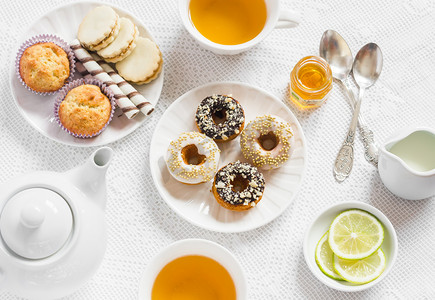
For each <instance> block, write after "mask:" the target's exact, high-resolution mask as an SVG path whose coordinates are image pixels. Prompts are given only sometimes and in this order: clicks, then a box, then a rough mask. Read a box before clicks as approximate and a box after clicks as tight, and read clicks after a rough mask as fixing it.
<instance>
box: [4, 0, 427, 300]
mask: <svg viewBox="0 0 435 300" xmlns="http://www.w3.org/2000/svg"><path fill="white" fill-rule="evenodd" d="M1 2H2V3H1V4H2V5H1V7H2V18H1V21H0V23H1V26H0V31H1V37H2V38H1V39H0V68H1V72H0V84H1V88H0V104H1V110H0V124H1V125H0V126H1V130H0V140H1V143H0V166H1V167H0V170H1V172H0V182H5V181H7V180H8V179H10V178H12V177H14V176H18V175H20V174H23V173H26V172H31V171H35V170H51V171H64V170H68V169H70V168H72V167H74V166H76V165H78V164H80V163H82V162H83V161H84V160H85V159H86V158H87V157H88V156H89V155H90V154H91V153H92V152H93V151H94V150H95V148H76V147H72V146H65V145H61V144H59V143H57V142H54V141H52V140H50V139H48V138H45V137H44V136H42V135H41V134H40V133H38V132H37V131H36V130H35V129H33V127H31V126H30V125H29V124H28V123H27V122H26V121H25V120H24V118H23V117H22V116H21V115H20V114H19V112H18V111H17V108H16V107H15V104H14V103H13V102H14V100H13V98H12V94H11V90H10V86H9V81H10V78H9V73H10V72H9V71H10V68H11V64H12V63H13V59H12V58H13V57H14V55H15V52H16V47H17V42H18V39H19V37H20V36H21V35H22V34H23V32H24V31H25V30H26V28H28V26H30V24H31V23H32V22H34V21H35V20H36V19H38V18H39V17H41V16H42V15H43V14H45V13H46V12H47V11H49V10H51V9H52V8H53V7H55V6H58V5H61V4H64V3H65V2H66V1H61V0H40V1H6V0H1ZM113 3H114V4H116V5H118V6H120V7H123V8H124V9H126V10H128V11H130V12H132V13H134V14H135V15H136V16H137V17H138V18H139V19H141V20H142V21H143V22H144V23H145V24H146V26H147V28H148V29H149V30H150V32H151V33H152V35H153V36H154V38H155V39H156V41H157V42H158V44H159V46H160V49H161V50H162V53H163V57H164V62H165V80H164V86H163V92H162V95H161V98H160V100H159V102H158V105H157V107H156V111H155V112H154V113H153V114H152V116H151V117H150V118H149V120H148V121H147V122H145V123H144V124H143V125H142V126H141V127H140V128H138V129H137V130H136V131H135V132H133V133H132V134H130V135H128V136H127V137H125V138H123V139H121V140H119V141H117V142H115V143H112V144H109V146H110V147H112V148H113V150H114V151H115V157H114V160H113V164H112V165H111V166H110V168H109V170H108V173H107V185H108V201H107V213H106V217H107V222H108V248H107V252H106V254H105V257H104V260H103V263H102V264H101V267H100V268H99V270H98V272H97V273H96V274H95V276H93V278H92V279H91V280H90V281H89V282H88V283H87V284H86V285H84V286H83V287H82V288H80V289H79V290H78V291H77V292H75V293H74V294H72V295H71V296H69V297H67V298H66V299H71V300H72V299H105V300H106V299H136V297H137V291H138V286H139V281H140V279H141V276H142V274H143V271H144V269H145V268H146V266H147V264H148V262H149V261H150V259H151V258H152V257H153V256H154V255H156V254H157V253H158V252H159V251H160V250H162V249H163V248H164V247H165V246H167V245H169V244H171V243H172V242H175V241H177V240H181V239H186V238H203V239H208V240H211V241H214V242H217V243H219V244H221V245H223V246H224V247H226V248H227V249H229V250H230V251H231V252H233V253H234V254H235V256H236V257H237V259H238V260H239V261H240V263H241V265H242V267H243V269H244V271H245V273H246V277H247V281H248V287H249V291H248V299H409V298H413V299H434V298H435V284H434V282H435V201H434V200H435V199H434V197H432V198H429V199H425V200H422V201H406V200H403V199H400V198H397V197H395V196H394V195H393V194H391V193H390V192H389V191H388V190H387V189H386V188H385V187H384V185H383V184H382V182H381V180H380V177H379V175H378V172H377V170H376V169H375V168H374V167H373V166H372V165H370V164H368V163H367V162H366V161H365V159H364V158H363V153H362V143H361V140H360V139H359V138H357V140H356V161H355V164H354V169H353V170H352V173H351V175H350V177H349V178H348V179H347V180H346V181H345V182H343V183H341V184H339V183H337V182H336V181H335V180H334V178H333V175H332V165H333V161H334V159H335V156H336V154H337V151H338V149H339V147H340V145H341V143H342V140H343V138H344V136H345V133H346V131H347V128H348V124H349V122H350V119H351V109H350V107H349V105H348V102H347V100H346V98H345V95H344V93H343V90H342V89H341V88H340V86H339V85H336V84H335V85H334V88H333V90H332V93H331V95H330V99H329V100H328V102H327V103H325V104H324V105H323V106H322V107H321V108H319V109H317V110H314V111H309V112H301V111H299V110H298V109H297V108H295V107H294V106H293V105H289V107H290V109H291V110H292V111H293V113H294V114H295V115H296V116H297V118H298V119H299V121H300V123H301V125H302V128H303V130H304V133H305V136H306V140H307V149H308V165H307V172H306V175H305V178H304V180H303V183H302V188H301V190H300V192H299V194H298V196H297V197H296V198H295V200H294V202H293V203H292V205H291V206H290V207H289V208H288V209H287V210H286V211H285V212H284V213H283V214H282V215H281V216H280V217H278V218H277V219H275V220H274V221H273V222H271V223H269V224H267V225H266V226H263V227H261V228H259V229H256V230H252V231H249V232H245V233H238V234H221V233H215V232H211V231H207V230H204V229H201V228H198V227H195V226H193V225H191V224H190V223H189V222H187V221H185V220H184V219H182V218H180V217H179V216H178V215H176V214H175V213H174V212H173V211H172V210H171V209H170V208H169V207H168V206H167V205H166V203H165V202H164V200H163V199H162V198H161V197H160V195H159V194H158V192H157V189H156V188H155V187H154V184H153V180H152V178H151V175H150V167H149V149H150V144H149V143H150V139H151V136H152V134H153V131H154V128H155V125H156V122H157V121H158V120H159V118H160V117H161V115H162V113H163V112H164V111H165V109H166V108H167V107H168V106H169V105H170V104H171V103H172V102H173V101H174V100H175V99H177V98H178V97H179V96H180V95H182V94H183V93H185V92H187V91H189V90H190V89H192V88H195V87H197V86H199V85H202V84H205V83H209V82H212V81H241V82H246V83H249V84H252V85H255V86H259V87H261V88H263V89H265V90H267V91H269V92H271V93H273V94H274V95H276V96H277V97H278V98H280V99H282V100H283V101H285V99H286V97H287V84H288V82H289V73H290V71H291V69H292V68H293V66H294V65H295V64H296V62H297V61H298V60H299V59H300V58H302V57H303V56H306V55H310V54H318V46H319V41H320V37H321V36H322V33H323V32H324V31H325V30H327V29H334V30H336V31H338V32H340V33H341V35H342V36H343V37H344V38H345V39H346V40H347V42H348V44H349V45H350V47H351V49H352V52H353V54H354V55H355V54H356V53H357V51H358V50H359V48H360V47H362V46H363V45H364V44H366V43H368V42H376V43H377V44H378V45H379V46H380V47H381V48H382V51H383V54H384V65H383V70H382V74H381V76H380V78H379V81H378V82H377V83H376V84H375V85H374V86H373V87H372V88H370V89H369V90H368V91H367V93H366V94H365V101H364V102H363V104H362V109H361V111H362V114H363V115H364V118H365V121H366V123H367V124H368V125H369V126H370V127H371V129H372V130H373V131H374V132H375V139H376V140H377V142H379V143H382V142H384V141H386V140H387V139H388V137H389V136H390V135H391V134H392V133H394V132H395V131H396V130H398V129H400V128H401V127H407V126H427V127H431V128H435V90H434V86H435V72H434V70H435V60H434V55H435V1H433V0H415V1H411V0H408V1H407V0H385V1H379V0H368V1H349V0H342V1H338V0H334V1H333V0H292V1H283V0H282V1H281V7H282V8H283V9H294V10H296V11H299V12H300V13H301V16H302V23H301V24H300V25H299V26H298V27H296V28H292V29H280V30H274V31H273V32H272V33H271V34H270V35H269V36H268V37H267V38H266V39H265V40H264V41H263V42H262V43H260V44H259V45H258V46H256V47H255V48H253V49H251V50H250V51H248V52H246V53H243V54H240V55H236V56H217V55H214V54H213V53H211V52H209V51H206V50H204V49H202V48H200V47H199V46H198V44H197V43H196V42H195V41H194V40H193V38H192V37H191V36H190V35H189V34H188V32H187V31H186V30H185V29H184V27H183V25H182V23H181V21H180V18H179V15H178V7H177V1H175V0H172V1H170V0H158V1H149V0H129V1H113ZM193 109H194V108H193ZM349 200H358V201H362V202H366V203H369V204H371V205H373V206H375V207H377V208H378V209H380V210H381V211H382V212H383V213H385V215H386V216H387V217H388V218H389V219H390V220H391V222H392V224H393V226H394V227H395V229H396V231H397V235H398V239H399V254H398V258H397V261H396V264H395V265H394V267H393V268H392V270H391V272H390V274H389V275H388V276H387V277H386V278H385V279H384V280H383V281H382V282H380V283H379V284H378V285H376V286H375V287H373V288H371V289H369V290H366V291H362V292H358V293H342V292H338V291H335V290H333V289H330V288H328V287H326V286H325V285H323V284H322V283H321V282H319V281H318V280H317V279H316V278H315V277H314V276H313V275H312V274H311V272H310V270H309V269H308V267H307V265H306V263H305V260H304V256H303V253H302V244H303V239H304V234H305V231H306V229H307V227H308V225H309V224H310V222H311V220H312V219H313V218H314V217H315V216H316V215H317V214H318V213H319V212H320V211H321V210H323V209H324V208H326V207H328V206H330V205H332V204H336V203H339V202H344V201H349ZM0 299H2V300H12V299H17V298H16V297H14V296H13V295H10V294H8V293H4V292H3V293H2V292H0Z"/></svg>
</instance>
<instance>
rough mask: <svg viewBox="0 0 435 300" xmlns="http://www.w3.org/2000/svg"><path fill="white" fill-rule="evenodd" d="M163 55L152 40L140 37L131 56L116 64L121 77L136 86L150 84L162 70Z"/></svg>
mask: <svg viewBox="0 0 435 300" xmlns="http://www.w3.org/2000/svg"><path fill="white" fill-rule="evenodd" d="M162 64H163V59H162V53H161V52H160V50H159V48H158V47H157V45H156V44H155V43H154V42H153V41H151V40H150V39H147V38H143V37H138V38H137V40H136V47H135V48H134V50H133V51H132V52H131V54H130V55H129V56H127V57H126V58H125V59H123V60H121V61H120V62H117V63H116V69H117V70H118V73H119V75H121V76H122V77H123V78H124V79H125V80H128V81H132V82H134V83H136V84H144V83H148V82H150V81H151V80H154V79H155V78H157V75H158V74H159V73H160V71H161V70H162Z"/></svg>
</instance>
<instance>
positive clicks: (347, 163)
mask: <svg viewBox="0 0 435 300" xmlns="http://www.w3.org/2000/svg"><path fill="white" fill-rule="evenodd" d="M382 61H383V59H382V52H381V49H380V48H379V47H378V45H376V44H374V43H369V44H367V45H365V46H364V47H362V48H361V49H360V50H359V51H358V53H357V55H356V57H355V61H354V62H353V66H352V75H353V78H354V79H355V82H356V83H357V85H358V87H359V94H358V100H357V102H356V105H355V110H354V112H353V116H352V121H351V123H350V126H349V131H348V133H347V137H346V139H345V141H344V142H343V146H341V149H340V151H339V152H338V155H337V158H336V160H335V164H334V174H335V178H336V179H337V180H338V181H343V180H345V179H346V178H347V177H348V176H349V174H350V172H351V171H352V166H353V143H354V139H355V129H356V125H357V123H358V115H359V111H360V108H361V102H362V98H363V96H364V92H365V90H366V89H368V88H369V87H371V86H372V85H373V84H374V83H375V82H376V80H377V79H378V78H379V75H380V74H381V70H382Z"/></svg>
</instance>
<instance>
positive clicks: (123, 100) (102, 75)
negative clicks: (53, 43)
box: [70, 39, 139, 119]
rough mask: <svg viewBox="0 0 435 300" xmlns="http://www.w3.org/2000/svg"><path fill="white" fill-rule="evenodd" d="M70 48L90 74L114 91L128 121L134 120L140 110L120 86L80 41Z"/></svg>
mask: <svg viewBox="0 0 435 300" xmlns="http://www.w3.org/2000/svg"><path fill="white" fill-rule="evenodd" d="M70 46H71V49H72V50H73V52H74V55H75V56H76V58H77V59H78V60H79V61H80V62H81V63H82V64H83V66H84V67H85V68H86V70H87V71H88V72H89V74H91V75H92V76H94V77H95V78H97V79H99V80H101V81H102V82H104V83H105V84H106V85H107V86H108V87H109V88H110V89H111V90H112V91H113V93H114V94H115V100H116V104H117V105H118V106H119V108H121V110H122V112H123V113H124V114H125V116H126V117H127V118H128V119H132V118H134V117H135V116H136V115H137V114H138V113H139V109H138V108H137V107H136V106H135V105H134V104H133V103H132V102H131V100H130V99H129V98H128V97H127V96H126V95H125V94H124V93H123V92H122V91H121V90H120V88H119V87H118V85H116V83H115V82H113V80H112V78H111V77H110V76H109V74H107V73H106V72H104V70H103V68H101V66H100V65H99V64H98V63H97V62H96V61H95V60H94V59H93V58H92V56H91V55H90V54H89V52H88V51H86V50H85V49H84V48H83V47H82V46H81V45H80V42H79V40H77V39H75V40H74V41H72V42H71V44H70Z"/></svg>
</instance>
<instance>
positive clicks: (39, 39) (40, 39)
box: [15, 34, 75, 96]
mask: <svg viewBox="0 0 435 300" xmlns="http://www.w3.org/2000/svg"><path fill="white" fill-rule="evenodd" d="M38 43H54V44H56V45H58V46H59V47H61V48H62V49H63V50H64V51H65V53H66V54H67V56H68V60H69V77H68V78H67V80H66V81H65V85H66V84H68V83H69V82H71V80H72V78H73V76H74V72H75V60H74V52H73V51H72V50H71V48H70V46H69V45H68V43H67V42H65V41H64V40H63V39H61V38H60V37H58V36H56V35H53V34H40V35H37V36H34V37H32V38H30V39H28V40H27V41H25V42H24V43H23V44H21V46H20V48H19V49H18V53H17V56H16V58H15V73H16V75H17V77H18V80H20V82H21V84H22V85H23V86H24V87H25V88H26V89H28V90H29V91H31V92H33V93H35V94H37V95H42V96H47V95H53V94H55V93H56V92H58V91H59V90H60V89H59V90H57V91H53V92H38V91H35V90H32V89H31V88H30V87H29V86H28V85H27V84H26V83H25V82H24V80H23V79H22V78H21V75H20V60H21V56H22V55H23V53H24V51H25V50H26V49H27V48H29V47H30V46H32V45H35V44H38ZM65 85H64V86H65Z"/></svg>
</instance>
